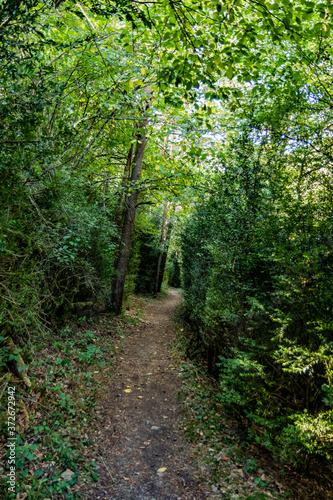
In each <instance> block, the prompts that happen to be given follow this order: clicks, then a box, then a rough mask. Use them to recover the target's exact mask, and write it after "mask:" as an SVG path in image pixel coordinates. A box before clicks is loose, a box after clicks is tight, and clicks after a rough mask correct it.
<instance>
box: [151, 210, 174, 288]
mask: <svg viewBox="0 0 333 500" xmlns="http://www.w3.org/2000/svg"><path fill="white" fill-rule="evenodd" d="M167 209H168V204H166V205H165V206H164V213H163V221H162V229H161V238H160V252H159V254H158V260H157V270H156V279H155V286H154V295H157V294H158V293H159V292H160V291H161V286H162V283H163V276H164V270H165V264H166V261H167V257H168V250H169V244H170V238H171V231H172V222H169V223H168V222H167V219H166V212H167Z"/></svg>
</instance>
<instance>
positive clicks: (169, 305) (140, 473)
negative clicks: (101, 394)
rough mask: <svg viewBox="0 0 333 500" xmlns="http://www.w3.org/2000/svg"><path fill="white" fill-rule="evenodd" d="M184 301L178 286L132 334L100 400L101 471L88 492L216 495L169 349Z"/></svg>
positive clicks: (160, 497)
mask: <svg viewBox="0 0 333 500" xmlns="http://www.w3.org/2000/svg"><path fill="white" fill-rule="evenodd" d="M180 301H181V296H180V295H179V293H178V292H177V291H176V290H172V289H171V290H170V291H169V293H168V295H167V297H164V298H162V299H158V300H155V301H151V302H149V303H148V305H147V307H146V309H145V321H144V322H142V323H140V324H139V325H137V326H136V327H135V328H133V330H134V331H133V335H131V336H128V337H126V339H125V342H124V346H123V352H122V353H121V355H119V358H118V361H117V365H116V369H115V378H114V380H113V382H111V384H110V385H109V386H107V387H105V398H104V399H103V402H102V403H100V416H101V420H100V422H101V425H102V428H101V429H100V432H99V436H98V438H97V439H96V438H95V442H96V449H99V456H98V457H97V459H96V464H97V467H98V472H99V474H100V478H99V481H98V483H96V485H91V484H90V485H89V486H88V485H87V487H88V490H87V489H86V490H85V491H84V492H82V493H83V495H84V498H85V499H86V500H88V499H89V500H90V499H91V500H93V499H98V498H101V499H112V500H154V499H155V500H176V499H191V500H199V499H208V498H209V499H212V498H214V494H213V493H212V492H211V490H210V488H209V487H208V486H207V485H201V484H200V481H199V474H200V473H199V471H198V470H197V469H196V467H195V465H194V464H193V463H192V461H191V445H190V444H189V443H187V442H186V440H185V438H184V435H183V431H182V428H183V426H182V419H181V407H180V402H179V399H178V397H177V396H178V392H179V391H180V390H181V378H180V377H179V376H178V375H179V372H178V370H177V369H176V367H175V366H174V363H173V362H172V357H171V354H170V352H169V349H168V343H169V341H170V340H171V339H173V338H174V336H175V333H176V329H175V325H174V323H173V321H172V320H171V319H170V316H171V314H172V313H173V311H174V309H175V307H176V306H177V304H179V302H180ZM102 405H103V406H102ZM164 468H165V470H160V471H159V469H164Z"/></svg>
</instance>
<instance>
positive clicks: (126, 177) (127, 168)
mask: <svg viewBox="0 0 333 500" xmlns="http://www.w3.org/2000/svg"><path fill="white" fill-rule="evenodd" d="M133 152H134V144H131V147H130V150H129V152H128V155H127V161H126V166H125V169H124V176H123V180H122V183H121V188H120V193H119V197H118V200H117V205H116V209H115V212H114V215H113V222H114V223H115V224H116V223H117V221H118V217H119V214H120V210H121V206H122V204H123V200H124V193H123V190H124V189H125V188H126V186H127V184H128V183H129V180H130V175H131V167H132V161H133ZM120 227H123V224H121V225H120Z"/></svg>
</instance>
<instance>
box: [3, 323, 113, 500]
mask: <svg viewBox="0 0 333 500" xmlns="http://www.w3.org/2000/svg"><path fill="white" fill-rule="evenodd" d="M121 336H122V327H121V323H116V322H115V320H113V321H112V320H111V319H110V316H109V315H107V314H105V315H101V316H100V317H99V319H98V322H97V321H95V322H94V323H91V320H86V318H85V317H83V318H79V319H78V321H77V323H73V324H71V325H70V326H67V327H65V328H64V329H63V330H61V331H60V332H58V333H57V334H55V333H45V332H44V333H43V334H40V335H39V336H38V337H34V343H33V344H32V342H30V341H29V342H28V343H27V349H26V350H27V352H30V353H32V359H31V361H30V366H29V377H30V380H31V382H32V387H31V389H29V390H23V389H22V387H21V386H20V385H19V379H16V378H15V377H13V376H12V380H11V382H10V384H11V385H13V384H14V385H15V386H16V432H17V435H16V438H17V440H16V485H17V487H16V494H14V493H10V492H9V493H8V485H7V484H6V480H7V474H8V460H7V458H8V454H9V453H8V452H7V448H6V438H7V436H8V430H7V420H8V412H7V392H6V391H4V394H3V396H2V399H1V407H0V410H1V415H2V416H1V419H0V431H1V434H3V436H4V438H5V439H4V440H3V441H2V442H0V451H1V459H2V461H3V464H4V466H3V468H2V469H1V468H0V481H1V483H0V488H1V489H2V494H0V497H1V498H6V499H8V500H10V499H14V498H21V499H28V500H29V499H31V500H38V499H45V498H50V497H52V498H54V499H55V498H57V499H66V500H67V499H68V500H71V499H74V498H75V499H76V498H82V497H80V495H79V493H77V491H76V490H77V488H78V486H79V483H80V484H82V482H95V481H97V480H98V472H97V470H96V468H95V463H94V461H93V460H91V459H90V457H89V455H90V454H91V451H92V447H93V444H94V443H93V441H92V440H91V439H90V438H89V437H88V435H87V433H86V430H87V428H88V427H89V425H90V424H91V422H92V421H93V419H94V418H96V415H95V413H96V410H97V409H98V402H97V396H98V392H99V390H100V388H102V386H103V384H104V383H105V382H107V381H108V380H109V379H110V378H112V377H113V375H112V368H113V364H114V361H113V359H114V354H115V351H116V349H117V348H119V346H118V345H115V344H116V343H117V344H119V340H120V337H121ZM116 340H118V342H116ZM21 354H22V352H21ZM66 470H67V475H66V474H65V475H64V472H65V471H66ZM0 492H1V490H0ZM16 495H19V496H17V497H16Z"/></svg>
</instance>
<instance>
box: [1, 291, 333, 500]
mask: <svg viewBox="0 0 333 500" xmlns="http://www.w3.org/2000/svg"><path fill="white" fill-rule="evenodd" d="M180 303H181V295H180V293H178V292H177V291H176V290H174V289H169V291H168V294H161V295H160V296H159V297H158V298H157V299H154V300H153V299H149V300H147V299H144V298H136V297H133V298H131V300H130V301H129V302H128V304H127V307H126V311H125V313H124V314H123V315H121V316H119V317H115V318H111V317H110V315H109V314H108V313H107V312H99V313H98V314H96V315H95V317H93V318H91V319H90V318H89V319H86V317H81V318H76V319H73V321H72V322H71V323H70V324H69V325H67V326H66V327H65V328H64V329H63V330H62V331H60V332H58V333H57V334H56V333H53V332H51V333H50V335H49V336H47V335H43V338H42V339H41V342H40V346H39V350H38V349H37V347H36V349H35V358H36V359H35V360H34V363H33V364H31V365H30V369H29V374H30V376H31V379H32V381H33V387H32V389H31V390H30V391H29V392H26V391H24V389H22V387H21V384H20V381H19V379H15V377H12V382H11V383H14V384H16V386H17V415H16V423H17V425H18V427H19V429H20V439H18V441H17V445H18V456H19V457H20V458H19V460H18V464H17V468H18V474H17V490H16V493H17V494H16V495H15V496H7V495H6V493H5V490H6V487H5V480H6V472H5V469H4V468H5V463H6V458H5V456H6V451H7V448H6V440H5V439H2V440H1V433H0V499H1V500H2V498H6V499H7V498H10V499H14V498H16V499H21V500H24V499H26V500H50V499H59V500H60V499H83V500H98V499H101V500H237V499H239V500H268V499H272V498H273V499H275V500H286V499H289V500H329V499H332V500H333V488H332V480H331V479H330V478H328V477H324V476H323V474H321V472H320V471H321V469H320V467H312V468H311V469H310V470H309V472H310V473H311V477H310V475H309V477H306V476H305V475H304V474H303V475H300V474H298V473H296V471H294V470H292V469H291V468H289V467H287V466H286V465H283V464H281V463H277V462H274V460H273V458H272V456H271V454H270V453H269V452H267V450H265V449H264V448H262V447H260V446H258V445H257V444H256V443H255V442H254V441H253V440H252V441H248V440H247V432H246V429H245V430H244V426H242V425H240V422H237V421H234V420H232V419H231V418H230V416H226V415H225V414H224V413H223V408H222V406H221V404H220V403H219V402H218V401H217V398H216V397H215V394H216V390H217V389H218V388H217V384H216V381H214V380H212V379H211V378H210V377H209V376H207V374H206V371H205V367H204V366H203V365H202V364H200V363H198V364H194V363H192V362H191V361H190V360H188V359H187V358H186V342H187V340H186V339H187V337H186V334H185V332H184V331H182V330H183V328H182V325H180V324H178V323H176V322H175V321H173V319H172V318H173V317H174V313H175V311H176V310H177V306H178V305H179V304H180ZM183 326H184V325H183ZM185 330H186V328H185ZM1 457H2V458H1ZM2 459H3V460H2ZM2 464H3V465H2Z"/></svg>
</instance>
